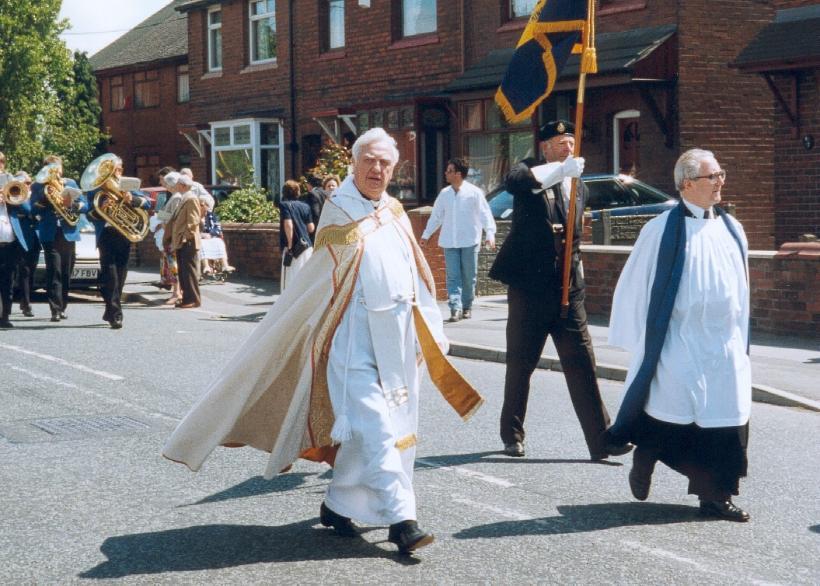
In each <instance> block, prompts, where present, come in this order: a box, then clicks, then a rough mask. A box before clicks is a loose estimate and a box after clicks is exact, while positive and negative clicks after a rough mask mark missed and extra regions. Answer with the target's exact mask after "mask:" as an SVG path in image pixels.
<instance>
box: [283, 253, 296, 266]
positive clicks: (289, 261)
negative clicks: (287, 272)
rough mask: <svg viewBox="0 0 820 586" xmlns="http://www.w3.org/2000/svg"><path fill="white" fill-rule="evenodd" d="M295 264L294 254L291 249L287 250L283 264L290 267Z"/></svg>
mask: <svg viewBox="0 0 820 586" xmlns="http://www.w3.org/2000/svg"><path fill="white" fill-rule="evenodd" d="M292 264H293V255H292V254H291V253H290V250H286V251H285V256H284V257H283V258H282V265H283V266H286V267H289V266H290V265H292Z"/></svg>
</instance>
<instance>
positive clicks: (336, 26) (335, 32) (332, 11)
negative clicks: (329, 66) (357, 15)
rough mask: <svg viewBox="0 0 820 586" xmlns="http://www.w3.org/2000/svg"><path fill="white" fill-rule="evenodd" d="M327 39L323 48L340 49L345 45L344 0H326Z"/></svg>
mask: <svg viewBox="0 0 820 586" xmlns="http://www.w3.org/2000/svg"><path fill="white" fill-rule="evenodd" d="M325 6H326V9H327V17H326V18H327V39H326V40H325V49H326V50H329V49H341V48H342V47H344V46H345V0H326V3H325Z"/></svg>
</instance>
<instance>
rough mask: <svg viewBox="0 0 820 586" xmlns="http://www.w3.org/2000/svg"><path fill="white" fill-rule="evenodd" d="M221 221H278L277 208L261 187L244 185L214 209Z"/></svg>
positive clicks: (249, 222)
mask: <svg viewBox="0 0 820 586" xmlns="http://www.w3.org/2000/svg"><path fill="white" fill-rule="evenodd" d="M216 213H217V214H218V215H219V220H220V221H221V222H237V223H242V224H257V223H278V222H279V209H278V208H277V207H276V206H275V205H274V203H273V202H272V201H269V200H268V198H267V193H266V191H265V190H264V189H262V188H261V187H256V186H251V187H245V188H243V189H240V190H238V191H234V192H233V193H231V195H230V197H229V198H228V199H226V200H225V201H223V202H222V203H220V204H219V206H218V207H217V209H216Z"/></svg>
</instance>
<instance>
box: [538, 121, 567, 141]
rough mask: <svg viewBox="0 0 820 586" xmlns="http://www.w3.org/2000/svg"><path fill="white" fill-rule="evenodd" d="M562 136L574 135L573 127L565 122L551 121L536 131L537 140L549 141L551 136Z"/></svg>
mask: <svg viewBox="0 0 820 586" xmlns="http://www.w3.org/2000/svg"><path fill="white" fill-rule="evenodd" d="M564 134H571V135H574V134H575V125H574V124H573V123H572V122H567V121H566V120H553V121H552V122H547V123H546V124H544V125H543V126H542V127H541V128H539V129H538V140H549V139H551V138H552V137H553V136H561V135H564Z"/></svg>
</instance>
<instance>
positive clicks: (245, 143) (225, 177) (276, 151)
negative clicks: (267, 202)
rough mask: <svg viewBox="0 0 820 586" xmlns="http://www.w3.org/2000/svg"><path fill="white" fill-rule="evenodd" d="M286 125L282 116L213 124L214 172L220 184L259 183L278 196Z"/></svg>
mask: <svg viewBox="0 0 820 586" xmlns="http://www.w3.org/2000/svg"><path fill="white" fill-rule="evenodd" d="M283 143H284V129H283V128H282V124H281V122H280V121H279V120H270V119H246V120H236V121H230V122H213V123H212V124H211V149H212V152H211V155H212V156H211V160H212V176H213V178H214V183H216V184H218V185H237V186H240V187H245V186H248V185H259V186H261V187H263V188H265V189H266V190H267V191H268V194H269V197H270V198H271V199H277V198H278V197H279V191H280V190H281V187H282V177H283V175H284V166H285V155H284V149H283Z"/></svg>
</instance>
